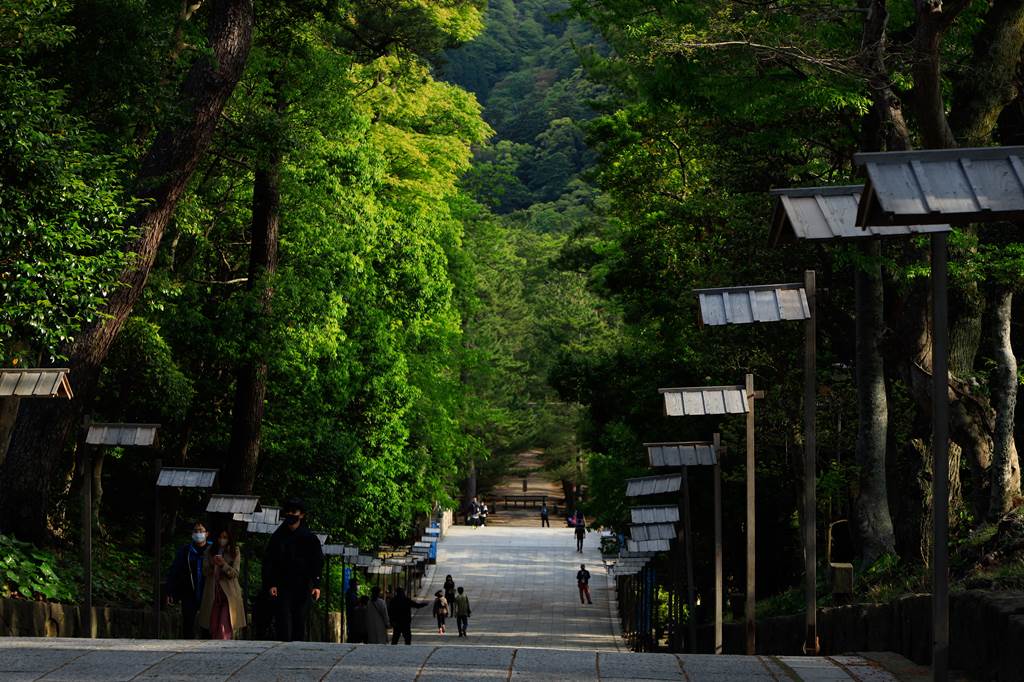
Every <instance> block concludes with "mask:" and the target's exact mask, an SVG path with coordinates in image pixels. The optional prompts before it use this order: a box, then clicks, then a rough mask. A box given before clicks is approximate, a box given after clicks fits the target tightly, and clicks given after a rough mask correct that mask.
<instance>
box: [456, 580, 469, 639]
mask: <svg viewBox="0 0 1024 682" xmlns="http://www.w3.org/2000/svg"><path fill="white" fill-rule="evenodd" d="M458 592H459V593H458V594H457V595H455V604H454V609H455V625H456V626H457V627H458V628H459V637H465V636H466V629H467V628H468V627H469V617H470V616H471V615H473V614H472V612H471V611H470V609H469V597H468V596H467V595H466V591H465V590H464V589H463V588H462V586H461V585H459V590H458Z"/></svg>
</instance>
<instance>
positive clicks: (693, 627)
mask: <svg viewBox="0 0 1024 682" xmlns="http://www.w3.org/2000/svg"><path fill="white" fill-rule="evenodd" d="M682 469H683V472H682V478H683V481H682V483H683V485H682V488H683V514H685V516H684V517H683V542H684V543H685V545H686V608H687V609H688V610H689V612H690V614H689V615H690V622H689V628H688V630H689V633H688V634H689V637H688V639H689V640H690V641H689V646H688V647H687V649H689V650H690V653H691V654H695V653H697V612H696V609H695V608H694V598H693V532H692V527H691V526H692V524H691V522H690V476H689V467H686V466H684V467H683V468H682Z"/></svg>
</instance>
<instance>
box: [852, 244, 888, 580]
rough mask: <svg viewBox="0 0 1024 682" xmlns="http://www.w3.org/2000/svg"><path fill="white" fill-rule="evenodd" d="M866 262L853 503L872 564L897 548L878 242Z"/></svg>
mask: <svg viewBox="0 0 1024 682" xmlns="http://www.w3.org/2000/svg"><path fill="white" fill-rule="evenodd" d="M861 253H862V254H863V256H864V258H863V261H864V262H863V263H861V264H860V266H859V267H857V272H856V280H855V286H856V300H857V303H856V310H857V324H856V339H857V341H856V343H857V351H856V352H857V360H856V363H857V367H856V370H857V465H858V466H859V468H860V492H859V494H858V495H857V499H856V500H855V502H854V508H855V510H856V522H857V523H856V528H857V538H858V541H859V545H860V555H861V561H862V562H863V564H864V565H870V564H872V563H874V562H875V561H876V560H877V559H878V558H879V557H880V556H882V555H883V554H886V553H890V552H894V551H895V550H896V537H895V534H894V531H893V525H892V516H891V515H890V513H889V493H888V489H887V486H886V475H885V472H886V466H885V451H886V444H887V440H888V438H887V436H888V427H889V405H888V400H887V397H886V393H885V364H884V362H883V360H882V354H881V351H880V349H879V343H880V341H881V337H882V333H883V330H884V328H885V323H884V320H883V309H882V303H883V294H882V265H881V257H882V250H881V245H880V243H879V242H878V241H871V242H869V243H867V244H864V245H862V246H861Z"/></svg>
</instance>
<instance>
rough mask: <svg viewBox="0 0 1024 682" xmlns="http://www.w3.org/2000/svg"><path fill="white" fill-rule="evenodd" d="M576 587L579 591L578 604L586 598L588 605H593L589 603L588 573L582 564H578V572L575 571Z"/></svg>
mask: <svg viewBox="0 0 1024 682" xmlns="http://www.w3.org/2000/svg"><path fill="white" fill-rule="evenodd" d="M576 587H578V588H579V590H580V603H581V604H582V603H583V598H584V597H586V598H587V603H588V604H593V603H594V602H592V601H590V571H588V570H587V567H586V566H584V565H583V564H580V570H578V571H576Z"/></svg>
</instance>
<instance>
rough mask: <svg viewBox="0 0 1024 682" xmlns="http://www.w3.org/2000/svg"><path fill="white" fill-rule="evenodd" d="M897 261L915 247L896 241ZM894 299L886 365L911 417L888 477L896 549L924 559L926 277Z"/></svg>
mask: <svg viewBox="0 0 1024 682" xmlns="http://www.w3.org/2000/svg"><path fill="white" fill-rule="evenodd" d="M900 247H901V249H902V251H903V253H902V255H901V261H902V262H903V263H906V264H909V263H916V262H920V261H921V260H922V259H923V258H924V257H925V255H924V252H922V251H921V249H918V248H917V247H915V246H913V245H912V244H910V243H904V244H901V245H900ZM889 300H890V301H891V302H892V303H893V304H894V305H893V307H892V309H891V310H888V311H887V315H888V318H889V320H890V327H892V328H893V329H895V330H896V333H895V334H894V335H893V341H894V342H895V343H894V345H893V346H892V347H889V348H888V349H887V350H888V352H889V353H890V356H889V357H888V358H886V367H887V368H891V369H892V371H893V375H894V376H893V379H894V381H897V382H898V383H899V384H902V386H903V387H905V390H906V391H907V393H908V395H909V397H910V399H911V400H912V401H913V405H914V409H913V417H912V421H911V426H910V432H909V434H908V437H907V439H906V441H905V442H904V443H903V444H902V445H901V446H900V447H898V448H897V449H896V451H895V455H896V461H895V463H894V465H893V472H894V476H893V478H892V479H891V482H892V483H894V484H895V485H896V491H895V492H894V495H893V499H894V500H895V501H896V504H895V506H892V507H890V509H891V510H892V513H893V522H894V526H893V528H894V531H895V535H896V551H897V552H898V553H899V555H900V557H901V558H903V559H904V560H906V561H911V562H915V563H921V562H922V561H927V556H928V551H927V548H928V536H929V534H930V523H929V520H928V514H929V511H928V510H929V508H930V506H931V471H932V461H931V446H930V443H931V432H932V429H931V367H932V345H931V343H932V339H931V332H930V315H929V312H928V311H929V308H930V306H929V303H930V301H931V297H930V294H929V287H928V282H927V281H923V280H921V279H918V280H914V281H913V282H911V284H910V290H909V291H908V292H906V294H905V295H903V296H893V297H890V299H889Z"/></svg>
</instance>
